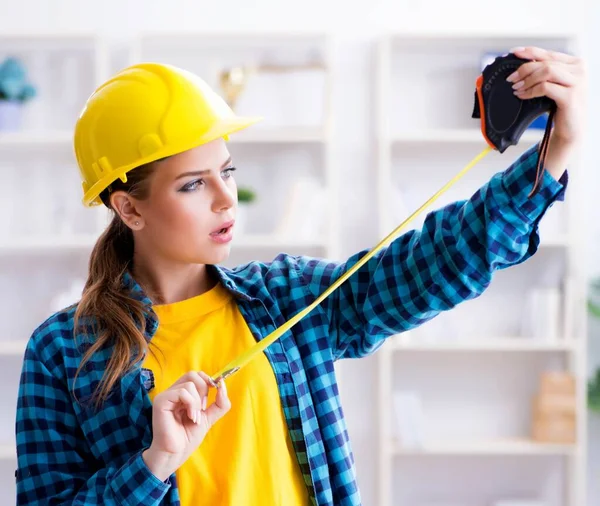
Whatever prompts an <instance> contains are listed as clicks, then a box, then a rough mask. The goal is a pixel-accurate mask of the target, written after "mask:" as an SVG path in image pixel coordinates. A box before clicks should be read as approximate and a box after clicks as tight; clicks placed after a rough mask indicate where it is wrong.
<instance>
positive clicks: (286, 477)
mask: <svg viewBox="0 0 600 506" xmlns="http://www.w3.org/2000/svg"><path fill="white" fill-rule="evenodd" d="M154 310H155V311H156V314H157V315H158V318H159V322H160V323H159V326H158V330H157V332H156V334H155V335H154V337H153V338H152V348H153V349H154V350H156V348H158V350H160V351H158V352H157V351H155V352H154V354H152V353H149V354H148V357H147V358H146V360H145V361H144V367H147V368H148V369H151V370H152V371H153V373H154V379H155V388H154V389H153V390H151V391H150V398H151V399H152V400H154V396H155V395H157V394H158V393H160V392H162V391H164V390H165V389H167V388H169V387H170V386H171V385H172V384H173V383H175V381H177V380H178V379H179V378H180V377H181V376H182V375H183V374H185V373H186V372H188V371H205V372H207V373H208V374H213V373H215V372H216V371H218V370H220V369H221V368H223V367H224V366H225V365H226V364H227V363H228V362H229V361H230V360H231V359H233V358H235V357H237V356H238V355H239V354H240V353H241V352H242V351H244V350H246V349H247V348H248V347H250V346H252V345H253V344H254V343H255V339H254V337H253V336H252V333H251V332H250V329H249V328H248V326H247V325H246V322H245V321H244V318H243V316H242V314H241V313H240V311H239V309H238V307H237V305H236V303H235V300H234V299H233V297H232V296H231V295H230V294H229V292H227V290H226V289H225V288H224V287H223V286H222V285H221V284H217V285H216V286H215V287H214V288H212V289H211V290H210V291H208V292H206V293H204V294H202V295H199V296H197V297H193V298H190V299H188V300H184V301H181V302H177V303H174V304H166V305H157V306H154ZM215 393H216V392H215V389H214V388H211V389H210V395H209V397H208V405H210V404H211V403H212V402H214V397H215ZM227 393H228V395H229V398H230V399H231V405H232V406H231V410H230V411H229V412H228V413H227V414H226V415H225V416H224V417H222V418H221V419H220V420H218V421H217V422H216V424H215V425H214V426H213V427H212V428H211V429H210V430H209V432H208V434H207V436H206V438H205V439H204V441H203V442H202V443H201V445H200V446H199V447H198V449H197V450H196V451H195V452H194V453H193V454H192V456H191V457H190V458H189V459H188V460H187V461H186V462H185V463H184V464H183V465H182V466H181V467H180V468H179V470H178V471H177V472H176V477H177V482H178V486H179V491H180V498H181V505H182V506H192V505H193V506H198V505H204V504H207V505H208V504H210V505H211V506H212V505H230V504H235V505H240V504H248V505H255V504H257V505H258V504H260V505H261V506H262V505H264V506H271V505H273V506H275V505H277V506H279V505H282V506H283V505H285V506H295V505H307V504H308V502H309V501H308V492H307V488H306V485H305V483H304V480H303V478H302V474H301V472H300V467H299V465H298V461H297V458H296V455H295V453H294V451H293V447H292V444H291V441H290V437H289V433H288V430H287V426H286V423H285V418H284V415H283V410H282V408H281V403H280V398H279V393H278V390H277V384H276V381H275V375H274V373H273V370H272V368H271V365H270V364H269V362H268V360H267V357H266V356H265V355H264V353H263V354H261V355H260V356H258V357H256V358H254V359H253V360H252V361H251V362H250V363H249V364H247V365H246V366H245V367H243V368H242V369H241V370H240V371H239V372H238V373H236V374H235V375H234V376H232V377H231V378H230V379H229V380H227Z"/></svg>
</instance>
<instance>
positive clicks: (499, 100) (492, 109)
mask: <svg viewBox="0 0 600 506" xmlns="http://www.w3.org/2000/svg"><path fill="white" fill-rule="evenodd" d="M527 61H529V60H525V59H523V58H518V57H517V56H515V55H513V54H508V55H506V56H500V57H498V58H496V59H495V60H494V61H493V62H492V63H490V64H489V65H487V66H486V67H485V68H484V70H483V71H482V73H481V75H480V76H479V77H478V78H477V80H476V82H475V106H474V108H473V113H472V117H473V118H480V119H481V133H482V134H483V137H484V139H485V141H486V143H487V146H486V147H485V149H484V150H483V151H482V152H481V153H479V154H478V155H477V156H476V157H475V158H473V160H471V161H470V162H469V163H468V164H467V165H466V166H465V167H464V168H463V169H462V170H461V171H460V172H459V173H458V174H456V175H455V176H454V177H453V178H452V179H451V180H450V181H448V182H447V183H446V184H445V185H444V186H443V187H442V188H440V189H439V190H438V191H437V192H436V193H435V194H434V195H432V196H431V197H430V198H429V199H428V200H427V201H426V202H425V203H424V204H422V205H421V206H420V207H419V208H418V209H417V210H416V211H414V212H413V213H412V214H411V215H410V216H409V217H408V218H407V219H406V220H404V221H403V222H402V223H401V224H400V225H399V226H398V227H396V228H395V229H394V230H393V231H392V232H391V233H390V234H388V235H387V236H386V237H385V238H384V239H383V240H381V241H380V242H379V243H378V244H377V245H376V246H375V247H374V248H372V249H371V250H370V251H369V252H368V253H367V254H366V255H365V256H363V257H362V258H361V259H360V260H359V261H358V262H357V263H356V264H355V265H354V266H352V268H351V269H349V270H348V271H346V272H345V273H344V274H343V275H342V276H341V277H340V278H338V279H337V280H336V281H335V282H334V283H333V284H332V285H331V286H330V287H328V288H327V290H325V291H324V292H323V293H322V294H321V295H320V296H319V297H318V298H317V299H315V301H314V302H313V303H311V304H310V305H309V306H307V307H306V308H305V309H303V310H302V311H300V312H299V313H297V314H296V315H294V316H293V317H292V318H290V319H289V320H288V321H287V322H285V323H284V324H283V325H281V326H280V327H278V328H277V329H275V330H274V331H273V332H271V333H270V334H269V335H267V336H266V337H265V338H264V339H262V340H261V341H259V342H257V343H256V344H255V345H253V346H252V347H251V348H249V349H248V350H247V351H245V352H244V353H242V354H241V355H240V356H238V357H237V358H235V359H234V360H232V361H231V362H230V363H229V364H227V365H226V366H225V367H224V368H223V369H222V370H220V371H219V372H217V373H216V374H215V375H214V376H212V381H213V386H217V384H218V382H219V381H220V380H223V379H225V378H227V377H229V376H231V375H232V374H235V373H236V372H237V371H239V370H240V369H241V368H242V367H243V366H244V365H246V364H247V363H248V362H250V361H251V360H252V359H253V358H254V357H255V356H257V355H258V354H259V353H261V352H262V351H263V350H264V349H265V348H267V347H268V346H269V345H270V344H272V343H273V342H275V341H276V340H277V339H279V338H280V337H281V336H282V335H283V334H285V333H286V332H287V331H288V330H290V329H291V328H292V327H293V326H294V325H296V324H297V323H298V322H299V321H300V320H302V319H303V318H304V317H305V316H307V315H308V314H309V313H310V312H311V311H313V310H314V309H315V308H316V307H317V306H318V305H319V304H320V303H321V302H323V301H324V300H325V299H326V298H327V297H329V296H330V295H331V294H332V293H333V292H334V291H335V290H336V289H337V288H338V287H339V286H340V285H342V284H343V283H344V282H345V281H346V280H347V279H348V278H349V277H350V276H352V275H353V274H354V273H355V272H356V271H358V270H359V269H360V268H361V267H362V266H363V265H364V264H365V263H366V262H368V261H369V259H371V258H372V257H373V256H374V255H375V254H376V253H377V252H379V251H380V250H381V249H382V248H383V247H385V246H386V245H388V244H389V243H390V242H391V241H392V240H393V239H394V238H395V237H396V236H397V234H398V233H399V232H400V231H401V230H403V229H404V228H405V227H406V226H407V225H408V224H409V223H410V222H412V221H413V220H414V219H415V218H416V217H417V216H418V215H419V214H421V212H422V211H423V210H424V209H426V208H427V207H428V206H429V205H431V204H432V203H433V202H434V201H435V200H437V199H438V198H439V197H440V196H441V195H442V194H443V193H445V192H446V191H447V190H448V189H449V188H450V187H451V186H452V185H454V183H456V182H457V181H458V180H459V179H460V178H462V177H463V176H464V175H465V174H466V173H467V172H468V171H469V170H471V169H472V168H473V167H474V166H475V165H477V163H479V161H480V160H481V159H483V158H484V157H485V156H486V155H487V154H488V153H489V152H491V151H493V150H496V151H499V152H500V153H504V151H505V150H506V149H507V148H508V147H509V146H513V145H517V144H518V142H519V140H520V138H521V136H522V135H523V132H524V131H525V130H526V129H527V127H528V126H529V125H530V124H531V123H532V122H533V121H534V120H535V119H536V118H537V117H539V116H540V115H542V114H544V113H546V112H549V113H550V116H549V118H548V123H547V126H546V131H545V133H544V138H543V140H542V143H541V146H540V151H539V159H538V170H537V175H536V181H535V184H534V188H533V190H532V193H533V192H534V191H535V190H536V188H537V186H538V184H539V181H540V180H541V175H542V170H541V169H540V168H541V167H543V162H544V158H545V152H546V148H547V144H548V139H549V135H550V130H551V123H552V119H553V116H554V111H555V110H556V104H555V103H554V101H552V100H550V99H548V98H546V97H544V98H534V99H530V100H522V99H520V98H518V97H516V96H515V95H514V94H513V89H512V83H510V82H508V81H507V80H506V78H507V77H508V76H509V75H510V74H512V73H513V72H514V71H515V70H517V69H518V68H519V67H520V66H521V65H522V64H523V63H526V62H527Z"/></svg>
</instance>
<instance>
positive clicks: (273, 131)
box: [230, 126, 327, 144]
mask: <svg viewBox="0 0 600 506" xmlns="http://www.w3.org/2000/svg"><path fill="white" fill-rule="evenodd" d="M230 139H231V142H232V143H234V144H279V143H281V144H283V143H290V144H291V143H298V144H300V143H325V142H327V135H326V133H325V130H324V129H323V128H321V127H281V128H267V127H264V128H261V127H260V126H255V127H251V128H249V129H247V130H244V131H240V132H237V133H233V134H231V137H230Z"/></svg>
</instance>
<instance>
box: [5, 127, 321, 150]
mask: <svg viewBox="0 0 600 506" xmlns="http://www.w3.org/2000/svg"><path fill="white" fill-rule="evenodd" d="M230 140H231V142H232V143H233V144H283V143H289V144H292V143H296V144H301V143H325V142H327V140H328V138H327V135H326V132H325V129H324V128H321V127H281V128H267V127H265V128H261V127H260V126H256V127H253V128H249V129H248V130H245V131H240V132H237V133H234V134H231V137H230ZM72 145H73V133H72V132H70V131H68V130H65V131H61V130H54V131H53V130H48V131H43V130H39V131H38V130H32V131H20V132H0V148H2V147H19V148H22V147H36V146H41V147H52V146H56V147H68V148H71V147H72Z"/></svg>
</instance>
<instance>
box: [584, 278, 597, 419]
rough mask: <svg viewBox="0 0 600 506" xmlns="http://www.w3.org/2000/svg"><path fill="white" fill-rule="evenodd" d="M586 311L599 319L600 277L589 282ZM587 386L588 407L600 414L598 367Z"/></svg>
mask: <svg viewBox="0 0 600 506" xmlns="http://www.w3.org/2000/svg"><path fill="white" fill-rule="evenodd" d="M588 312H589V314H590V316H591V317H592V318H597V319H600V278H596V279H593V280H592V282H591V283H590V297H589V299H588ZM587 387H588V388H587V401H588V408H589V410H590V411H592V412H595V413H598V414H600V367H599V368H598V369H596V372H595V374H594V376H592V377H591V378H590V379H589V381H588V385H587Z"/></svg>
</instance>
